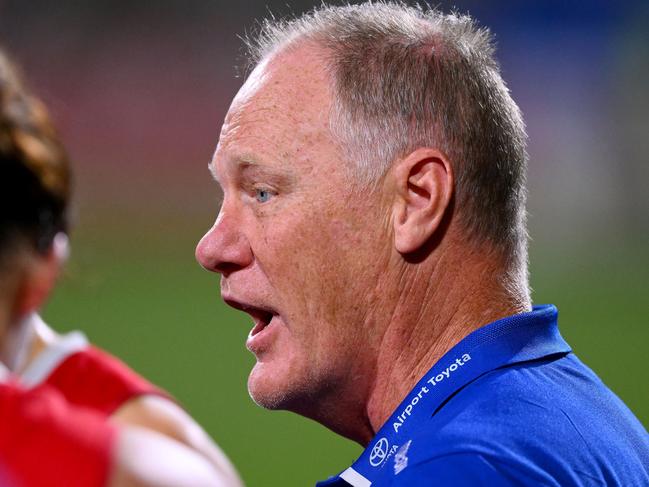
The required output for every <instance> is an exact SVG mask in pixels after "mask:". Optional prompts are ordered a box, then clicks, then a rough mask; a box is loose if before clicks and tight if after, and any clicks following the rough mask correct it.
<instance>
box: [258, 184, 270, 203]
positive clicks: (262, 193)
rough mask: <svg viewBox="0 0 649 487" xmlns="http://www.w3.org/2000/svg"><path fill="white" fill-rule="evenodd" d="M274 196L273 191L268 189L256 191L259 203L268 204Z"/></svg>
mask: <svg viewBox="0 0 649 487" xmlns="http://www.w3.org/2000/svg"><path fill="white" fill-rule="evenodd" d="M272 196H274V194H273V192H272V191H269V190H268V189H262V188H257V189H255V199H256V200H257V201H258V202H259V203H266V202H267V201H268V200H270V198H271V197H272Z"/></svg>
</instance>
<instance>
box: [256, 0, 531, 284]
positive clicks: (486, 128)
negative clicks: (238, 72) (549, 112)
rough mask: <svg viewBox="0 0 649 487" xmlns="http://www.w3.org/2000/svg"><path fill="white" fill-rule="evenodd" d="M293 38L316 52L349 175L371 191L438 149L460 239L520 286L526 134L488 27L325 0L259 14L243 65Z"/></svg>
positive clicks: (398, 7)
mask: <svg viewBox="0 0 649 487" xmlns="http://www.w3.org/2000/svg"><path fill="white" fill-rule="evenodd" d="M298 41H299V42H301V41H313V42H315V43H316V44H317V45H319V46H322V47H324V48H325V52H326V53H327V56H326V58H327V59H325V60H324V62H325V63H326V67H327V69H328V70H329V72H330V73H331V75H332V79H333V80H334V90H333V91H334V95H333V96H334V100H333V107H332V111H331V115H330V127H331V132H332V134H333V136H334V137H335V139H336V140H338V141H339V142H340V143H341V146H342V147H343V148H344V149H345V150H346V151H347V156H348V158H349V160H350V166H351V167H350V169H351V171H352V174H353V175H354V176H355V177H356V180H357V181H358V182H360V183H361V184H363V185H365V186H373V185H375V184H376V183H377V182H378V181H379V180H380V179H381V178H382V176H383V175H384V174H385V173H386V171H387V170H388V169H389V167H390V165H391V164H392V162H393V161H394V160H395V159H396V158H398V157H400V156H404V155H406V154H408V153H410V152H412V151H413V150H415V149H416V148H418V147H437V148H439V149H440V150H442V151H443V152H444V153H445V154H446V155H447V157H449V159H450V160H451V162H452V164H453V169H454V171H455V177H456V188H455V198H456V201H455V202H456V207H457V209H458V211H457V214H458V217H459V218H460V221H461V222H462V223H463V224H464V227H465V229H466V230H467V231H468V238H475V239H478V241H483V240H484V239H486V240H488V241H490V242H491V243H492V244H493V245H494V248H495V249H498V250H500V251H502V252H501V253H502V255H503V256H504V257H505V258H507V259H508V260H509V263H511V264H514V266H513V267H514V268H516V269H518V270H517V273H518V279H515V280H516V281H517V282H519V283H520V278H521V277H523V278H524V279H525V281H524V282H525V283H526V282H527V278H526V272H527V271H526V265H522V264H526V263H527V232H526V228H525V220H526V216H525V200H526V189H525V173H526V165H527V154H526V149H525V146H526V140H527V136H526V133H525V125H524V122H523V119H522V116H521V112H520V110H519V109H518V106H517V105H516V103H515V102H514V101H513V100H512V98H511V96H510V93H509V90H508V88H507V87H506V85H505V82H504V81H503V79H502V77H501V76H500V69H499V67H498V64H497V62H496V61H495V59H494V43H493V39H492V36H491V34H490V32H489V31H488V29H486V28H479V27H478V26H477V25H476V23H475V22H474V20H473V19H472V18H470V17H469V16H467V15H459V14H456V13H451V14H443V13H441V12H440V11H438V10H436V9H430V8H422V7H411V6H407V5H405V4H402V3H393V2H390V1H380V2H371V3H363V4H360V5H345V6H327V5H323V6H321V7H319V8H315V9H314V10H312V11H311V12H309V13H307V14H304V15H302V16H300V17H298V18H295V19H290V20H280V21H277V20H274V19H272V20H266V21H264V23H262V24H261V26H260V29H259V32H258V33H257V35H255V36H254V37H251V38H249V40H248V48H249V57H250V60H251V62H252V64H257V63H259V62H260V61H261V60H263V59H265V58H267V57H268V56H271V55H273V54H274V53H277V52H279V51H282V50H284V49H287V48H291V47H294V46H295V45H296V44H297V43H298ZM521 272H522V273H523V274H525V275H524V276H523V275H521V274H520V273H521Z"/></svg>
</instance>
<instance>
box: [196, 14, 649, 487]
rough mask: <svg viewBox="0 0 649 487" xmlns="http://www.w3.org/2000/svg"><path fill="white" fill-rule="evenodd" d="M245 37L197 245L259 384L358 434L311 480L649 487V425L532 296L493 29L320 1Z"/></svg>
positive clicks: (519, 142)
mask: <svg viewBox="0 0 649 487" xmlns="http://www.w3.org/2000/svg"><path fill="white" fill-rule="evenodd" d="M249 47H250V58H251V64H252V65H253V67H254V69H253V70H252V71H251V73H250V74H249V76H248V77H247V79H246V81H245V83H244V84H243V86H242V88H241V89H240V91H239V93H238V94H237V95H236V97H235V98H234V100H233V102H232V105H231V106H230V109H229V111H228V113H227V115H226V118H225V122H224V124H223V127H222V129H221V135H220V140H219V143H218V146H217V148H216V152H215V154H214V158H213V160H212V162H211V163H210V171H211V172H212V174H213V177H214V178H215V179H216V181H217V182H218V184H219V185H220V187H221V189H222V192H223V202H222V206H221V208H220V212H219V214H218V217H217V219H216V222H215V223H214V226H213V227H212V228H211V229H210V230H209V231H208V232H207V233H206V235H205V236H204V237H203V238H202V240H201V241H200V242H199V244H198V246H197V249H196V256H197V259H198V261H199V262H200V263H201V264H202V265H203V267H205V268H206V269H208V270H210V271H214V272H216V273H219V274H220V279H221V281H220V287H221V296H222V298H223V300H224V301H225V302H226V303H227V304H229V305H230V306H233V307H235V308H237V309H240V310H242V311H244V312H246V313H248V314H249V315H250V316H251V317H252V319H253V324H254V326H253V328H252V330H251V331H250V334H249V337H248V340H247V344H246V345H247V347H248V349H249V350H250V351H251V352H252V353H253V354H254V355H255V356H256V359H257V361H256V364H255V365H254V367H253V369H252V371H251V373H250V376H249V379H248V388H249V392H250V395H251V397H252V398H253V399H254V400H255V401H256V402H257V403H258V404H259V405H261V406H263V407H266V408H269V409H284V410H289V411H293V412H296V413H298V414H301V415H304V416H306V417H309V418H311V419H314V420H315V421H318V422H320V423H321V424H323V425H325V426H327V427H328V428H330V429H331V430H333V431H334V432H336V433H338V434H340V435H343V436H345V437H347V438H350V439H352V440H354V441H356V442H358V443H360V444H361V445H363V446H365V447H366V449H365V451H364V452H363V453H362V454H361V456H360V457H359V458H358V460H357V461H356V462H354V464H353V465H352V466H351V467H350V468H348V469H346V470H344V471H343V472H342V473H340V474H339V475H336V476H334V477H332V478H330V479H329V480H327V481H324V482H322V483H321V484H319V485H322V486H325V485H327V486H329V485H331V486H333V485H353V486H357V487H360V486H370V485H372V486H375V485H376V486H379V485H391V486H419V485H421V486H424V485H426V486H428V485H433V484H434V485H443V486H456V485H457V486H466V485H562V486H577V485H649V440H648V437H647V432H646V430H645V429H644V428H643V426H642V425H641V424H640V422H639V421H638V420H637V419H636V418H635V417H634V415H633V414H632V412H631V411H629V409H628V408H627V407H626V406H625V405H624V404H623V403H622V401H620V399H619V398H617V397H616V396H615V394H613V393H612V392H611V391H610V390H609V389H608V388H607V387H606V386H605V385H604V384H603V383H602V382H601V381H600V379H599V378H598V377H597V376H596V375H595V374H594V373H593V372H592V371H591V370H590V369H589V368H588V367H586V366H585V365H584V364H583V363H582V362H581V361H580V360H579V359H578V358H577V356H576V355H575V354H574V353H573V352H572V350H571V347H570V346H569V345H568V343H566V341H565V340H564V339H563V338H562V337H561V335H560V333H559V330H558V325H557V314H558V312H557V309H556V308H555V307H554V306H552V305H542V306H533V305H532V302H531V298H530V290H529V285H528V270H527V231H526V216H525V201H526V189H525V173H526V164H527V155H526V150H525V146H526V138H527V137H526V134H525V129H524V123H523V119H522V116H521V114H520V111H519V109H518V107H517V105H516V104H515V102H514V101H513V100H512V98H511V96H510V93H509V91H508V89H507V87H506V85H505V83H504V81H503V79H502V78H501V75H500V72H499V67H498V65H497V62H496V61H495V58H494V48H493V42H492V39H491V35H490V33H489V32H488V30H487V29H484V28H479V27H477V26H476V24H475V22H474V21H473V20H472V19H471V18H470V17H468V16H463V15H458V14H450V15H446V14H443V13H441V12H439V11H437V10H430V9H423V8H412V7H408V6H405V5H403V4H397V3H388V2H385V3H384V2H374V3H364V4H360V5H353V6H349V5H348V6H341V7H332V6H326V5H323V6H322V7H320V8H317V9H315V10H314V11H312V12H310V13H308V14H305V15H303V16H301V17H299V18H297V19H294V20H290V21H279V22H275V21H266V22H265V23H263V24H262V26H261V29H260V32H259V35H258V36H256V37H255V38H253V39H251V40H250V41H249Z"/></svg>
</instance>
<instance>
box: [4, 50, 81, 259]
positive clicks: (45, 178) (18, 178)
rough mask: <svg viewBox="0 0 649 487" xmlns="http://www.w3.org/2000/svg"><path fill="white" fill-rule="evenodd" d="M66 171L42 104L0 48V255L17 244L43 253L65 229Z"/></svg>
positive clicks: (68, 178)
mask: <svg viewBox="0 0 649 487" xmlns="http://www.w3.org/2000/svg"><path fill="white" fill-rule="evenodd" d="M69 197H70V168H69V164H68V158H67V156H66V154H65V151H64V149H63V146H62V145H61V142H60V141H59V139H58V136H57V134H56V131H55V130H54V127H53V126H52V124H51V122H50V119H49V116H48V114H47V111H46V109H45V107H44V106H43V104H42V103H41V102H40V101H39V100H37V99H36V98H34V97H33V96H32V95H31V94H30V93H29V92H28V91H27V90H26V88H25V86H24V84H23V82H22V80H21V79H20V76H19V74H18V72H17V70H16V68H15V67H14V65H13V64H12V62H11V61H10V60H9V59H8V57H7V55H6V54H5V53H3V52H2V51H1V50H0V255H1V254H2V253H4V251H5V250H6V249H7V248H8V247H9V246H11V245H14V244H15V242H16V241H17V240H19V239H20V240H25V241H27V242H28V243H29V244H30V245H31V246H32V247H33V249H34V250H36V251H37V252H40V253H45V252H46V251H47V250H48V249H49V248H50V246H51V245H52V241H53V239H54V237H55V236H56V234H57V233H59V232H62V231H63V232H65V231H67V228H68V221H67V208H68V201H69Z"/></svg>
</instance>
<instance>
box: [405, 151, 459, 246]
mask: <svg viewBox="0 0 649 487" xmlns="http://www.w3.org/2000/svg"><path fill="white" fill-rule="evenodd" d="M394 177H395V183H396V186H397V198H396V201H395V205H394V215H393V216H394V218H393V222H394V235H395V247H396V249H397V250H398V251H399V252H400V253H402V254H408V253H411V252H414V251H416V250H417V249H419V248H420V247H422V246H423V245H424V244H425V243H426V241H428V239H430V237H431V236H432V235H433V234H434V233H435V231H436V230H437V229H438V227H439V225H440V223H441V221H442V219H443V217H444V215H445V213H446V211H447V209H448V208H449V202H450V200H451V196H452V194H453V172H452V168H451V165H450V163H449V162H448V159H447V158H446V156H445V155H444V154H443V153H442V152H440V151H439V150H437V149H431V148H420V149H417V150H416V151H414V152H412V153H411V154H409V155H408V156H406V157H405V158H403V159H401V160H400V161H398V162H397V163H396V165H395V169H394Z"/></svg>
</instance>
